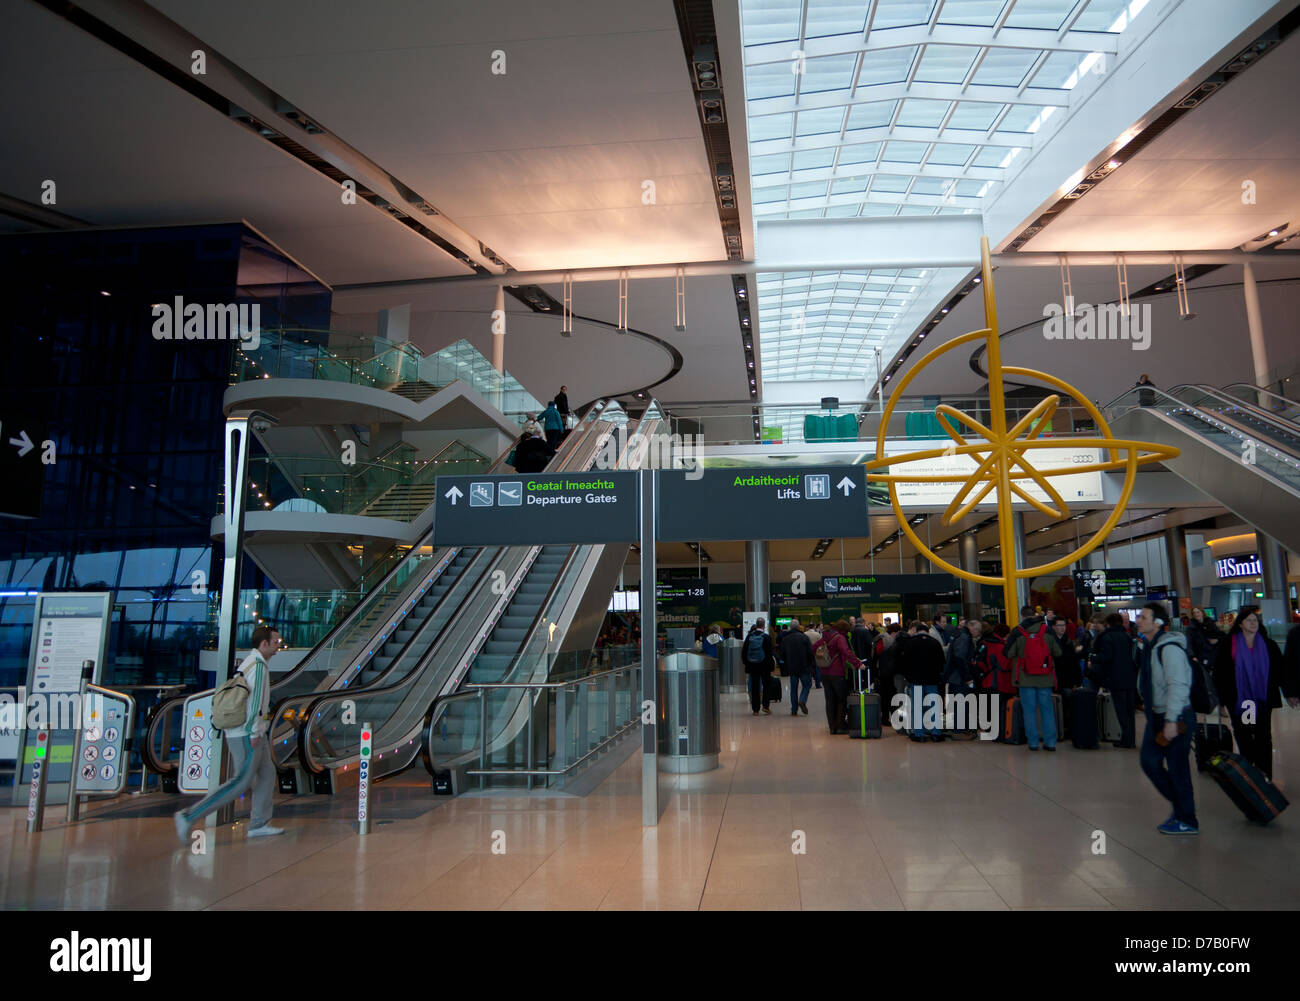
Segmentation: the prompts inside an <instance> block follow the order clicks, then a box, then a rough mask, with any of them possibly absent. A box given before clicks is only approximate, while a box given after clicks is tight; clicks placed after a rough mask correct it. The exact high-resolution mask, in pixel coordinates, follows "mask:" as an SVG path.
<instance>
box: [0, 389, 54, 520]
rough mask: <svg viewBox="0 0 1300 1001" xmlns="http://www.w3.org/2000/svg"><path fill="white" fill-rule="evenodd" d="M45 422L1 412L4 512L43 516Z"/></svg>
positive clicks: (0, 483) (0, 494) (0, 505)
mask: <svg viewBox="0 0 1300 1001" xmlns="http://www.w3.org/2000/svg"><path fill="white" fill-rule="evenodd" d="M43 441H45V425H44V423H42V422H38V421H34V420H31V419H26V420H24V419H22V418H20V417H18V416H17V415H11V414H0V516H8V517H10V518H39V517H40V516H41V486H42V484H43V482H44V479H45V466H44V465H43V464H42V463H41V442H43Z"/></svg>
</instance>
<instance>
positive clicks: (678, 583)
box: [655, 577, 709, 605]
mask: <svg viewBox="0 0 1300 1001" xmlns="http://www.w3.org/2000/svg"><path fill="white" fill-rule="evenodd" d="M655 597H656V598H658V599H659V600H660V601H664V602H670V603H672V604H674V605H702V604H704V603H705V602H706V601H708V598H709V582H708V581H707V580H706V579H705V578H703V577H694V578H685V579H679V580H672V581H662V580H661V581H659V582H658V583H657V584H656V585H655Z"/></svg>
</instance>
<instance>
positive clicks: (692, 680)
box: [658, 653, 722, 774]
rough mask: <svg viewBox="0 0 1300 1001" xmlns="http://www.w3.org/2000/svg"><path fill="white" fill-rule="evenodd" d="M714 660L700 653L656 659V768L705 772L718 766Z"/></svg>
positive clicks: (719, 737) (719, 742)
mask: <svg viewBox="0 0 1300 1001" xmlns="http://www.w3.org/2000/svg"><path fill="white" fill-rule="evenodd" d="M718 687H719V686H718V662H717V661H716V660H715V659H714V658H712V657H706V656H704V655H703V654H699V653H670V654H668V655H667V656H664V657H660V658H659V685H658V691H659V710H660V711H659V770H660V771H664V772H676V773H679V774H681V773H691V772H707V771H709V770H710V769H712V768H717V767H718V754H719V752H720V751H721V750H722V726H721V715H720V709H719V702H718Z"/></svg>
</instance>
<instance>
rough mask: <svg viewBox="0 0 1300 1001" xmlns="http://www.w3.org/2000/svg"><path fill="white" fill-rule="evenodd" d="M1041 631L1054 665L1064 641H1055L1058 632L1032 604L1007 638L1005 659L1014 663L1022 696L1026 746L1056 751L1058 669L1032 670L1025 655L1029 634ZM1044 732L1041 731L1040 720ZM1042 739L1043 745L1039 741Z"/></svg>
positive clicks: (1026, 607)
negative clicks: (1055, 697) (1053, 692)
mask: <svg viewBox="0 0 1300 1001" xmlns="http://www.w3.org/2000/svg"><path fill="white" fill-rule="evenodd" d="M1040 632H1041V633H1042V636H1043V640H1044V642H1045V643H1046V645H1047V654H1048V657H1049V658H1050V659H1051V663H1052V664H1053V665H1054V664H1055V663H1056V661H1057V660H1059V659H1060V657H1061V644H1060V643H1058V642H1057V641H1056V634H1055V633H1053V632H1052V630H1051V629H1050V628H1048V626H1047V622H1046V620H1045V619H1043V618H1042V617H1041V616H1037V615H1035V614H1034V609H1033V607H1032V606H1030V605H1026V606H1024V607H1023V608H1022V609H1020V625H1019V626H1017V627H1016V628H1015V629H1013V630H1011V635H1010V636H1008V637H1007V645H1006V651H1005V652H1006V658H1007V661H1008V662H1009V663H1010V664H1011V666H1012V676H1013V677H1014V678H1015V682H1016V691H1017V692H1018V693H1019V697H1020V707H1021V709H1022V710H1023V711H1024V716H1025V745H1026V746H1027V747H1028V748H1029V750H1031V751H1037V750H1038V748H1039V747H1040V746H1041V747H1042V748H1043V749H1044V750H1048V751H1055V750H1056V738H1057V736H1058V734H1057V732H1056V706H1055V705H1053V703H1052V689H1053V688H1054V687H1055V685H1056V673H1055V670H1054V669H1053V670H1049V671H1047V672H1045V673H1042V674H1034V673H1032V672H1031V668H1032V667H1033V665H1032V664H1031V663H1030V662H1029V661H1028V660H1027V658H1026V650H1027V648H1028V646H1029V639H1030V637H1031V636H1032V637H1037V636H1038V635H1039V633H1040ZM1040 720H1041V721H1042V731H1041V733H1040V731H1039V721H1040ZM1040 741H1041V744H1040Z"/></svg>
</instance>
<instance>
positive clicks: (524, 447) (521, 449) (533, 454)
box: [514, 435, 555, 473]
mask: <svg viewBox="0 0 1300 1001" xmlns="http://www.w3.org/2000/svg"><path fill="white" fill-rule="evenodd" d="M553 458H555V451H554V449H552V448H551V447H550V446H549V445H547V444H546V442H544V441H543V440H542V439H541V438H538V437H537V436H536V435H525V436H524V437H523V438H521V439H519V444H517V445H516V446H515V462H514V466H515V472H517V473H541V472H544V471H545V470H546V467H547V466H548V465H550V462H551V460H552V459H553Z"/></svg>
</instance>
